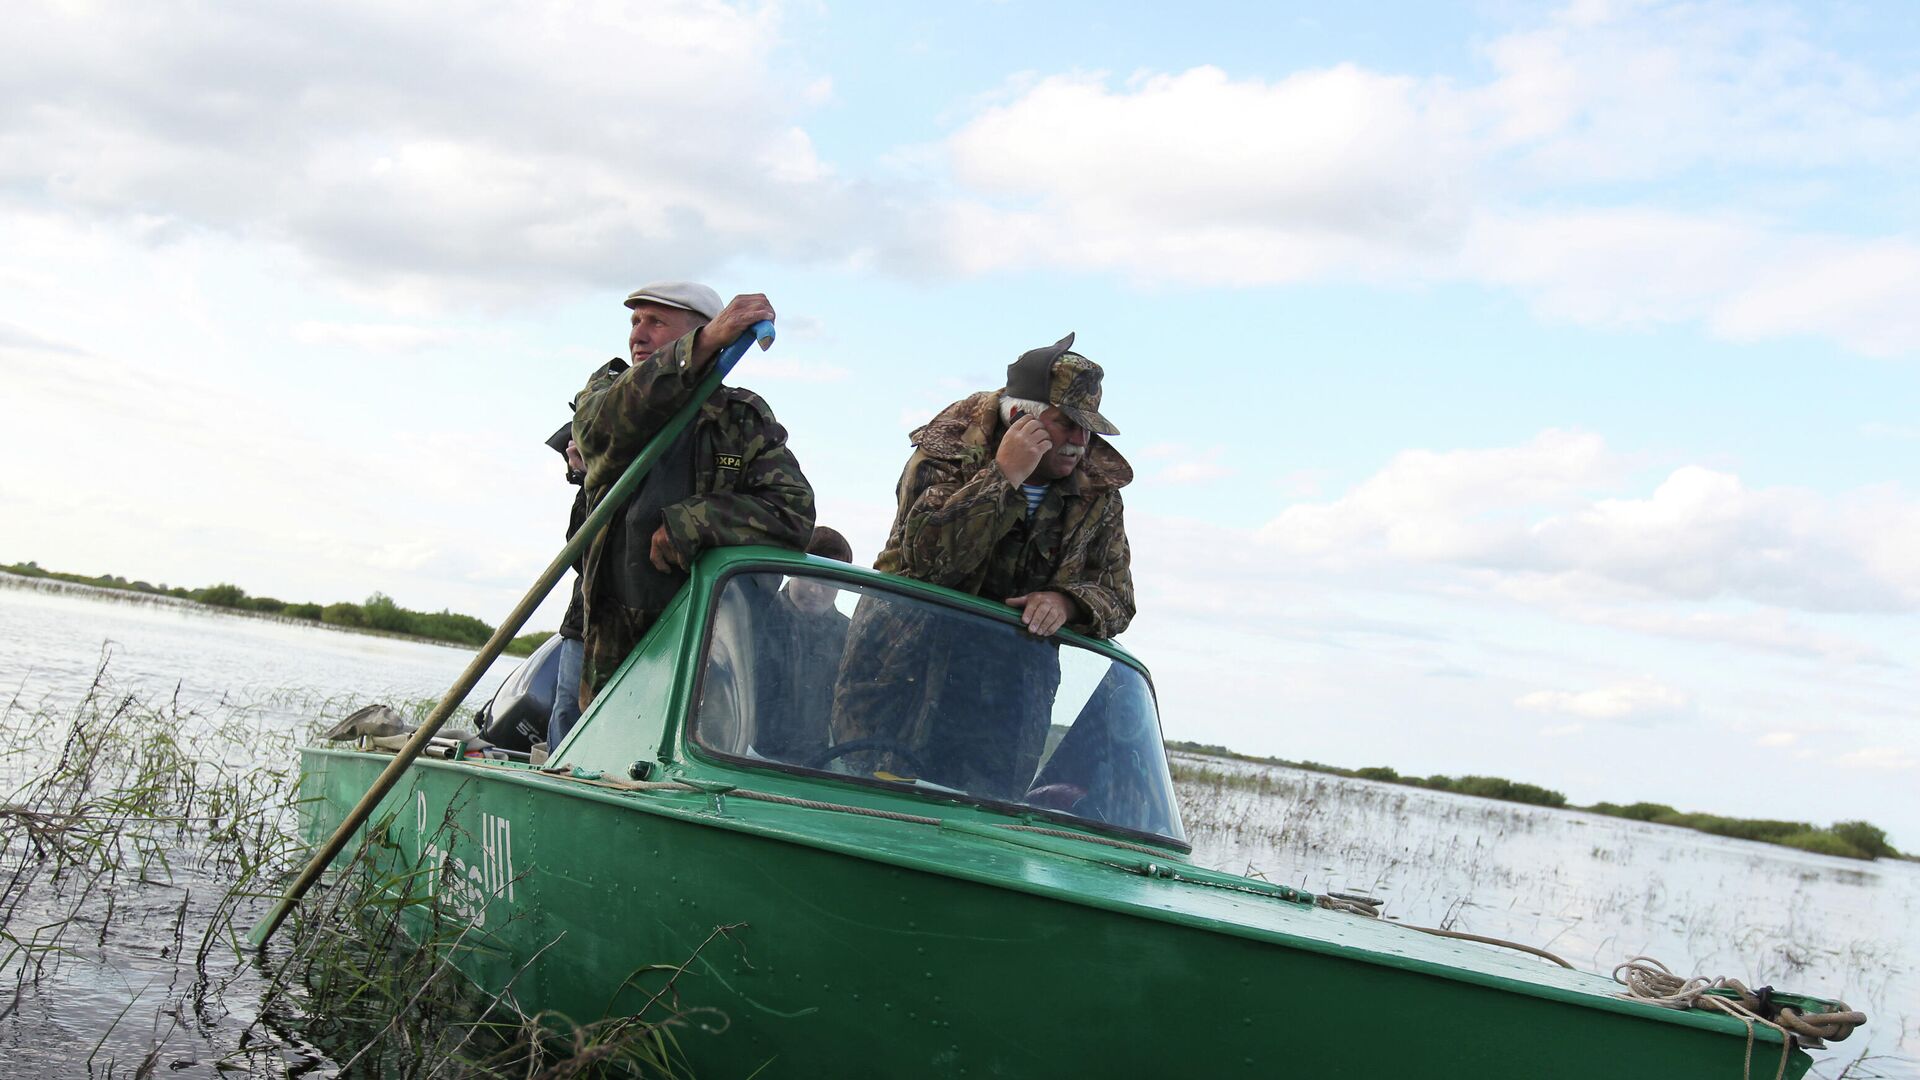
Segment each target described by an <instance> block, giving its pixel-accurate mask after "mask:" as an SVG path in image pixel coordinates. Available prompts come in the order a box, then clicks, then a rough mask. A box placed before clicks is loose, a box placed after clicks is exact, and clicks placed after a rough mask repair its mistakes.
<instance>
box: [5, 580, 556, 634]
mask: <svg viewBox="0 0 1920 1080" xmlns="http://www.w3.org/2000/svg"><path fill="white" fill-rule="evenodd" d="M0 570H5V571H7V572H8V573H13V574H18V575H20V576H22V577H37V578H52V579H54V580H57V581H69V582H73V583H74V584H77V585H92V586H94V587H96V588H101V589H120V590H122V591H125V592H137V593H147V594H149V595H153V596H171V597H174V598H176V599H180V600H191V601H195V602H197V603H201V604H206V605H208V606H210V607H217V608H227V609H229V610H232V611H254V612H259V613H261V614H265V615H279V616H281V617H283V618H289V619H305V620H307V621H310V622H317V623H322V624H324V625H327V626H338V627H343V628H345V629H349V630H378V631H381V632H383V633H388V634H405V635H407V636H410V637H419V638H428V639H430V640H433V641H447V642H452V643H454V644H457V645H481V644H484V643H485V642H486V640H487V639H488V638H490V637H492V636H493V627H492V625H490V624H488V623H486V622H484V621H482V620H480V619H476V618H474V617H473V616H471V615H460V614H457V613H455V612H452V611H449V610H447V609H445V608H442V609H441V610H439V611H414V610H412V609H410V608H403V607H401V606H400V605H399V604H397V603H395V602H394V600H393V598H392V597H390V596H388V595H387V594H385V593H381V592H376V593H374V594H373V595H372V596H369V597H367V599H366V600H365V602H363V603H358V604H354V603H338V604H325V605H322V604H311V603H288V602H287V601H285V600H281V599H278V598H277V597H272V596H248V595H247V591H246V590H245V589H242V588H241V587H240V586H238V585H231V584H227V583H224V582H223V583H221V584H218V585H208V586H206V587H205V588H201V589H184V588H173V587H169V586H167V585H165V584H159V585H155V584H151V583H149V582H145V581H128V580H127V579H126V578H123V577H121V576H120V575H118V574H103V575H101V576H99V577H88V576H86V575H84V574H67V573H62V572H60V571H57V570H48V569H45V568H44V567H42V566H41V565H40V564H39V563H36V562H24V563H14V564H13V565H11V566H4V567H0ZM548 636H549V635H548V634H544V633H542V634H528V635H524V636H522V637H518V638H515V639H514V641H513V644H512V645H509V646H508V648H507V651H508V652H511V653H515V654H516V655H520V656H525V655H527V654H528V653H530V652H532V651H533V649H534V647H535V646H537V645H538V644H539V643H540V642H541V641H544V640H546V638H547V637H548ZM529 639H532V641H531V644H526V645H524V646H523V645H522V643H523V642H527V641H529Z"/></svg>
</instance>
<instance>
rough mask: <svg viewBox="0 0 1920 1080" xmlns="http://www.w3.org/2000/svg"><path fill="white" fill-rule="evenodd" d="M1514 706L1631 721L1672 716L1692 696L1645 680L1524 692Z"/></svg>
mask: <svg viewBox="0 0 1920 1080" xmlns="http://www.w3.org/2000/svg"><path fill="white" fill-rule="evenodd" d="M1514 705H1515V706H1517V707H1519V708H1521V709H1525V710H1528V711H1530V712H1553V713H1565V714H1567V715H1569V716H1579V717H1584V718H1586V719H1588V720H1613V721H1619V722H1624V723H1631V722H1636V721H1639V722H1645V721H1650V720H1658V719H1665V718H1670V717H1673V716H1675V715H1678V714H1680V713H1684V712H1687V711H1690V710H1691V709H1692V708H1693V699H1692V698H1691V697H1689V696H1688V695H1687V694H1685V693H1683V692H1681V691H1679V690H1675V689H1674V688H1672V687H1670V686H1663V685H1661V684H1659V683H1656V682H1650V681H1645V680H1643V681H1640V682H1635V683H1625V684H1622V685H1619V686H1608V687H1602V688H1600V689H1598V690H1581V691H1569V690H1536V691H1534V692H1532V693H1530V694H1523V695H1521V696H1520V697H1519V698H1518V699H1516V700H1515V701H1514Z"/></svg>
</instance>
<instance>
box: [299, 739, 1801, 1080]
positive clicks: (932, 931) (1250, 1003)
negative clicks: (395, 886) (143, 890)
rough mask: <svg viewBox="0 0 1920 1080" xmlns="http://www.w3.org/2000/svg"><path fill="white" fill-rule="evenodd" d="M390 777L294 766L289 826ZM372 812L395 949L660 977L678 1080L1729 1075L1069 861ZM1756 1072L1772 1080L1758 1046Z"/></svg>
mask: <svg viewBox="0 0 1920 1080" xmlns="http://www.w3.org/2000/svg"><path fill="white" fill-rule="evenodd" d="M388 760H389V759H388V758H386V757H384V756H381V755H373V754H362V753H355V752H350V751H338V750H321V749H315V750H309V751H307V752H306V753H305V764H306V771H305V774H304V776H303V780H302V784H303V792H302V794H303V796H304V800H305V802H304V805H305V806H306V808H307V814H308V829H309V831H310V834H311V835H313V836H315V837H316V838H318V837H320V836H324V835H325V834H326V832H328V831H330V830H331V829H332V828H334V827H335V826H336V825H337V823H338V822H339V821H340V820H341V818H342V817H343V815H344V813H345V811H346V809H347V808H348V807H351V806H352V805H353V804H354V803H355V802H356V801H357V799H358V797H359V795H360V794H361V793H362V792H364V791H366V790H367V788H368V786H369V785H370V783H371V781H372V779H373V777H374V776H375V774H376V773H377V772H378V770H379V769H380V768H381V767H383V766H384V765H385V764H386V763H387V761H388ZM374 821H375V822H376V823H378V824H377V825H376V826H373V827H375V828H377V829H378V830H379V832H380V834H381V836H382V838H383V839H384V840H386V841H388V843H387V844H385V845H382V846H381V850H383V851H384V852H385V853H386V854H385V856H384V857H385V858H389V859H393V860H399V861H402V862H425V863H427V864H429V865H431V866H433V867H435V868H436V872H434V873H431V874H427V875H422V878H421V879H422V880H423V881H430V882H431V883H432V887H433V889H434V890H435V892H436V896H435V903H434V904H431V905H421V906H420V910H421V911H433V912H435V913H437V914H436V917H435V919H434V922H435V923H436V924H437V925H435V926H432V927H430V926H429V925H428V923H427V921H426V920H425V919H424V918H423V919H422V920H421V921H419V922H417V923H416V924H414V925H413V926H411V927H410V930H411V931H412V932H413V933H415V934H416V935H425V934H429V933H432V934H436V935H438V936H441V937H446V936H449V934H458V935H459V936H460V940H461V942H462V944H463V946H470V947H463V948H461V949H458V950H456V955H457V956H458V957H459V963H460V965H461V967H462V969H463V970H464V971H465V972H466V974H467V975H468V976H469V977H471V978H472V979H473V980H474V981H475V982H476V983H477V984H478V985H479V986H480V987H482V988H483V989H485V990H487V991H489V992H494V993H498V992H501V991H502V990H503V989H504V990H505V992H506V996H507V998H508V999H509V1000H510V1001H512V1002H514V1003H515V1004H516V1005H517V1006H518V1007H519V1008H520V1009H521V1010H522V1011H523V1012H527V1013H532V1012H536V1011H539V1010H557V1011H559V1012H562V1013H565V1014H566V1015H568V1016H570V1017H572V1018H574V1019H576V1020H590V1019H595V1018H599V1017H602V1016H609V1015H624V1014H627V1013H632V1012H635V1011H637V1010H639V1009H641V1008H642V1007H643V1006H644V1005H646V1003H647V1001H648V999H649V998H650V997H652V996H653V995H654V994H656V993H657V992H658V991H659V990H660V989H661V987H662V985H663V984H664V982H665V980H666V979H667V977H668V976H669V975H670V974H671V973H669V972H662V971H658V970H650V971H643V969H648V968H651V967H652V966H654V965H677V964H681V963H682V962H687V963H686V969H685V971H684V973H683V974H680V975H679V976H678V977H677V978H676V979H675V983H674V987H673V992H672V995H671V998H672V1000H673V1001H674V1002H675V1003H677V1007H678V1008H679V1009H680V1010H681V1011H682V1012H683V1014H684V1015H685V1017H686V1021H687V1022H686V1024H685V1026H683V1027H681V1028H680V1029H678V1031H677V1034H676V1037H677V1040H678V1042H679V1045H680V1047H681V1048H682V1050H683V1051H684V1052H685V1053H686V1055H687V1057H688V1058H689V1060H690V1062H691V1064H692V1065H693V1067H694V1070H695V1071H696V1072H697V1073H698V1074H699V1075H707V1076H736V1075H737V1076H744V1075H749V1074H756V1075H759V1076H762V1077H777V1076H812V1075H828V1074H831V1075H836V1076H953V1077H959V1076H1075V1075H1116V1076H1141V1075H1152V1074H1175V1075H1247V1076H1256V1075H1259V1076H1271V1075H1276V1074H1282V1075H1301V1076H1313V1077H1354V1078H1362V1077H1365V1078H1368V1080H1374V1078H1378V1077H1380V1076H1421V1077H1475V1078H1479V1080H1487V1078H1502V1077H1512V1078H1515V1080H1519V1078H1527V1080H1538V1078H1542V1077H1556V1078H1576V1080H1577V1078H1584V1077H1596V1078H1598V1077H1603V1076H1604V1077H1618V1076H1621V1075H1654V1076H1660V1075H1666V1076H1679V1075H1729V1076H1731V1075H1739V1073H1738V1071H1737V1070H1739V1069H1740V1068H1741V1063H1742V1059H1743V1057H1744V1054H1745V1049H1744V1047H1745V1036H1744V1032H1742V1030H1741V1029H1740V1027H1739V1026H1738V1025H1737V1024H1734V1023H1733V1022H1731V1021H1729V1020H1726V1019H1725V1018H1723V1017H1717V1016H1709V1015H1705V1014H1679V1013H1666V1012H1662V1011H1660V1010H1655V1009H1651V1008H1648V1007H1645V1006H1641V1005H1638V1004H1635V1003H1630V1002H1625V1001H1620V1000H1618V999H1617V998H1611V997H1609V996H1608V995H1607V994H1606V993H1605V992H1604V991H1602V990H1601V989H1600V988H1599V987H1597V986H1594V985H1591V983H1590V982H1589V983H1583V982H1581V981H1579V980H1571V981H1569V979H1566V978H1562V977H1561V975H1560V973H1559V972H1558V970H1557V969H1555V971H1554V973H1553V978H1552V979H1546V978H1544V977H1541V978H1540V979H1535V977H1534V976H1533V975H1532V974H1531V973H1530V972H1529V971H1528V970H1527V969H1524V968H1521V967H1518V966H1511V965H1520V964H1533V963H1536V962H1535V961H1532V960H1530V959H1526V958H1519V959H1515V960H1509V959H1507V958H1505V957H1504V956H1502V957H1501V958H1500V959H1499V960H1498V962H1497V963H1495V962H1482V961H1481V960H1480V959H1479V952H1484V951H1485V950H1484V947H1482V946H1464V945H1461V944H1460V943H1455V942H1444V941H1440V940H1439V939H1432V938H1427V937H1425V936H1423V935H1417V934H1413V933H1411V932H1408V931H1405V930H1404V929H1402V928H1399V927H1393V926H1389V925H1385V924H1380V923H1379V922H1378V921H1377V920H1367V919H1362V918H1359V917H1357V916H1350V915H1342V914H1339V913H1334V912H1328V911H1324V910H1319V909H1314V908H1311V907H1310V906H1301V905H1296V904H1288V903H1286V902H1284V901H1282V900H1280V899H1276V898H1274V897H1272V896H1264V895H1256V894H1252V893H1248V892H1246V891H1244V890H1234V889H1231V888H1220V887H1207V886H1204V885H1195V884H1193V883H1192V879H1191V878H1186V879H1183V880H1173V878H1174V877H1175V876H1177V875H1174V874H1173V872H1172V869H1169V867H1171V868H1174V869H1178V870H1186V869H1187V868H1185V867H1178V866H1177V860H1174V861H1170V862H1169V864H1168V866H1167V867H1162V866H1160V864H1158V863H1156V862H1154V861H1153V860H1152V859H1151V858H1150V857H1148V856H1143V855H1142V854H1140V853H1138V852H1130V851H1127V850H1124V849H1118V848H1111V847H1101V846H1099V845H1095V844H1091V843H1081V842H1074V841H1050V842H1049V843H1047V844H1036V843H1028V842H1026V838H1025V837H1023V836H1022V835H1020V834H1014V833H1008V834H1005V838H1004V840H1002V839H990V838H983V837H982V836H981V835H980V834H981V833H983V832H984V831H985V830H984V829H979V828H976V829H966V828H964V827H943V826H937V825H930V824H927V823H925V822H918V823H915V822H908V821H903V820H892V819H888V818H885V817H878V816H874V815H865V816H861V815H853V814H848V813H840V812H835V811H833V810H827V809H820V808H817V807H803V806H798V805H792V804H782V803H780V802H777V801H776V802H754V801H751V800H748V799H744V798H742V797H741V796H739V795H738V794H708V795H702V794H694V793H684V792H682V793H663V792H659V791H647V792H623V791H614V790H610V789H608V788H606V787H602V786H596V785H593V784H590V783H584V782H581V781H577V780H567V779H561V778H554V777H548V776H542V775H540V774H538V773H534V772H531V771H528V770H523V769H507V768H488V767H481V766H475V765H470V764H465V763H460V762H429V761H423V762H418V763H416V764H415V765H414V766H413V767H412V768H411V769H410V770H409V773H408V777H407V778H406V779H405V780H403V781H402V782H401V784H400V785H398V786H397V787H396V788H395V789H394V791H393V792H392V793H391V794H390V795H389V796H388V798H387V799H386V801H385V802H384V803H383V806H382V809H381V811H380V812H378V813H376V815H375V817H374ZM1078 848H1085V849H1087V851H1086V852H1085V853H1076V852H1074V851H1071V850H1068V851H1066V852H1065V853H1063V852H1062V849H1078ZM722 927H725V928H729V929H726V930H725V931H724V932H721V933H716V930H717V929H718V928H722ZM1462 949H1466V950H1475V951H1471V952H1459V951H1458V950H1462ZM1450 956H1462V957H1467V958H1469V959H1471V960H1473V962H1474V963H1473V964H1471V965H1467V966H1458V965H1456V966H1454V967H1449V962H1448V961H1447V959H1446V958H1447V957H1450ZM1502 965H1509V966H1502ZM636 972H641V974H639V975H637V976H636ZM1581 978H1582V979H1586V980H1590V981H1598V977H1597V976H1582V977H1581ZM1556 980H1557V981H1556ZM661 1012H662V1008H661V1006H660V1005H656V1006H655V1008H654V1010H653V1011H652V1012H650V1013H648V1015H649V1016H652V1017H657V1016H659V1015H660V1014H661ZM1770 1040H1771V1041H1770ZM1753 1053H1754V1075H1772V1074H1773V1071H1774V1068H1775V1065H1776V1063H1777V1061H1778V1058H1779V1055H1780V1043H1779V1041H1778V1038H1777V1036H1773V1033H1772V1032H1768V1031H1762V1032H1761V1033H1760V1039H1759V1041H1758V1043H1757V1045H1756V1046H1755V1047H1754V1050H1753ZM1809 1064H1810V1061H1809V1059H1808V1058H1807V1056H1806V1055H1805V1054H1803V1053H1800V1052H1798V1051H1794V1052H1792V1053H1791V1054H1790V1061H1789V1067H1788V1069H1787V1075H1789V1076H1792V1077H1798V1076H1801V1075H1802V1074H1804V1073H1805V1071H1806V1069H1807V1067H1808V1065H1809Z"/></svg>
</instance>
